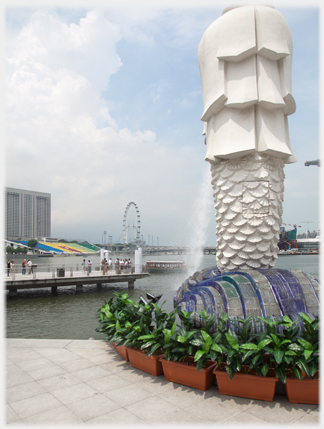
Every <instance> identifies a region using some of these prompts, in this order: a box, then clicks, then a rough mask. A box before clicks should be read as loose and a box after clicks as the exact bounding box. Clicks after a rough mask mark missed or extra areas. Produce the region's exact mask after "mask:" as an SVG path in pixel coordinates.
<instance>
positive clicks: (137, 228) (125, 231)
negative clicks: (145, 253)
mask: <svg viewBox="0 0 324 429" xmlns="http://www.w3.org/2000/svg"><path fill="white" fill-rule="evenodd" d="M132 205H133V206H134V207H135V210H136V225H134V224H133V225H127V214H128V210H129V208H130V207H131V206H132ZM130 228H133V229H134V230H135V232H136V237H135V244H137V243H139V242H140V233H141V219H140V214H139V210H138V207H137V205H136V204H135V203H134V202H130V203H128V204H127V206H126V209H125V212H124V219H123V236H124V243H125V244H129V239H128V232H129V231H128V230H129V229H130Z"/></svg>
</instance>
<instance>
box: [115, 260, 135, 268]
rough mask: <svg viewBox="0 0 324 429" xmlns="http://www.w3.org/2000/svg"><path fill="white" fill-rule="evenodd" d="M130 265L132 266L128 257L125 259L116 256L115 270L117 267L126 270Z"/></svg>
mask: <svg viewBox="0 0 324 429" xmlns="http://www.w3.org/2000/svg"><path fill="white" fill-rule="evenodd" d="M131 266H132V263H131V260H130V259H126V258H125V259H119V258H117V259H116V260H115V267H116V270H117V268H119V269H120V270H121V271H123V270H127V269H128V268H131Z"/></svg>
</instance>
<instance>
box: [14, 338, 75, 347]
mask: <svg viewBox="0 0 324 429" xmlns="http://www.w3.org/2000/svg"><path fill="white" fill-rule="evenodd" d="M69 343H71V340H48V339H41V340H40V339H33V338H32V339H27V340H26V341H24V343H22V344H21V347H29V348H37V349H39V348H43V347H44V348H48V347H51V348H62V347H65V346H67V345H68V344H69ZM17 347H20V344H18V345H17Z"/></svg>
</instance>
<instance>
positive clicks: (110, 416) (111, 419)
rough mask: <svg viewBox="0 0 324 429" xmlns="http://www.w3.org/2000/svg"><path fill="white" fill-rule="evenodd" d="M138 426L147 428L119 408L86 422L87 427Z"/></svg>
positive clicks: (143, 423) (146, 424)
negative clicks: (103, 425) (101, 425)
mask: <svg viewBox="0 0 324 429" xmlns="http://www.w3.org/2000/svg"><path fill="white" fill-rule="evenodd" d="M100 424H105V425H113V424H114V425H116V426H119V425H138V426H139V425H140V426H148V423H146V422H144V421H143V420H141V419H139V418H138V417H136V416H135V415H134V414H132V413H130V412H129V411H127V410H125V409H124V408H120V409H118V410H115V411H111V412H110V413H107V414H103V415H102V416H98V417H95V418H93V419H90V420H87V425H89V426H92V425H100Z"/></svg>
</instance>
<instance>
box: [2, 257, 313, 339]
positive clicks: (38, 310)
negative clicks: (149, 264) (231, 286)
mask: <svg viewBox="0 0 324 429" xmlns="http://www.w3.org/2000/svg"><path fill="white" fill-rule="evenodd" d="M118 257H119V258H123V257H127V258H130V259H131V261H132V263H133V265H134V256H133V255H130V256H129V255H118ZM88 259H89V257H87V258H86V260H88ZM112 259H113V260H114V259H115V255H112ZM147 260H164V261H170V260H171V261H172V260H183V261H185V262H186V263H190V261H191V256H190V255H154V256H143V263H145V261H147ZM32 261H33V263H35V264H37V265H38V268H37V269H38V270H42V271H44V270H48V269H49V270H52V269H53V268H55V269H56V268H59V267H62V266H64V267H65V269H66V270H69V268H70V267H72V269H73V270H77V269H78V270H81V262H82V258H81V257H76V256H68V257H62V256H55V257H52V258H47V257H43V258H37V257H35V258H34V259H32ZM91 261H92V263H93V267H94V268H93V269H95V267H96V266H98V267H99V263H100V261H99V256H98V255H95V256H92V257H91ZM319 262H320V257H319V256H318V255H286V256H279V257H278V259H277V263H276V266H275V268H283V269H300V270H302V271H304V272H306V273H309V274H311V275H312V276H314V277H315V278H317V279H319V270H320V266H319ZM15 265H16V266H21V261H20V259H15ZM215 265H216V259H215V255H203V256H202V257H201V258H200V266H198V267H194V268H195V269H196V270H201V269H203V268H208V267H213V266H215ZM191 266H192V265H191ZM191 266H190V265H189V268H188V270H187V271H185V272H181V273H173V274H172V273H160V274H152V275H151V276H150V277H147V278H144V279H139V280H136V282H135V288H134V289H133V290H129V289H128V288H127V283H114V284H113V283H111V284H106V285H102V288H101V289H98V288H97V286H96V285H95V284H94V285H85V286H84V288H83V292H82V293H76V291H75V287H72V286H71V287H64V288H58V293H57V295H52V294H51V289H49V288H46V289H45V288H44V289H30V290H21V291H18V296H17V297H15V298H9V297H8V295H6V298H5V304H6V337H7V338H45V339H89V338H93V339H103V335H102V334H100V333H97V332H96V331H95V328H96V327H97V326H98V318H97V317H96V312H97V310H98V309H99V308H100V307H101V306H102V305H103V304H104V303H105V301H108V300H109V299H110V298H111V297H112V296H113V293H114V292H127V293H129V295H130V297H131V298H132V299H133V300H136V299H137V298H139V297H140V295H143V296H144V297H145V296H146V292H150V293H152V294H153V295H159V294H164V293H170V292H171V291H174V292H175V291H176V290H177V289H178V288H179V287H180V286H181V284H182V283H183V282H184V280H185V279H186V278H188V277H189V276H190V275H192V274H193V273H194V270H193V267H192V269H191Z"/></svg>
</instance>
